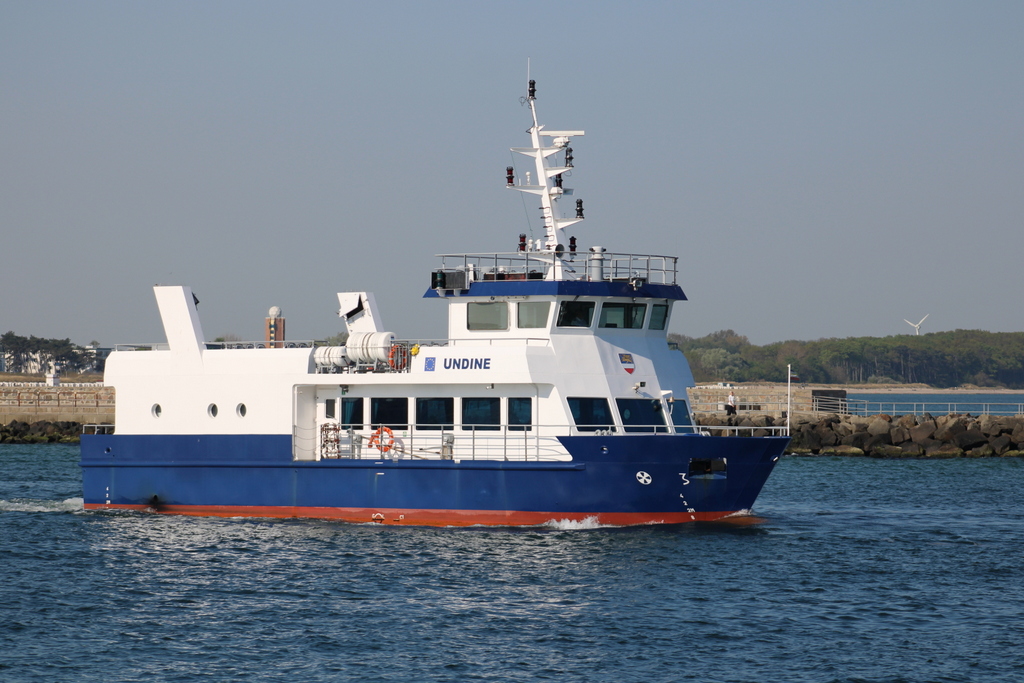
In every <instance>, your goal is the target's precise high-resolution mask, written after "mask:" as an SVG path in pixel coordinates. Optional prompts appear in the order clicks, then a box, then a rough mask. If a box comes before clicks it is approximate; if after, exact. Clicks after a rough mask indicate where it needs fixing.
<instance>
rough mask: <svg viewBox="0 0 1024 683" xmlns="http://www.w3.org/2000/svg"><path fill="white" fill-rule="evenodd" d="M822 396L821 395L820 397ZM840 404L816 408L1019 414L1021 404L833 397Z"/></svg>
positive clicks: (1022, 411) (1022, 409) (898, 412)
mask: <svg viewBox="0 0 1024 683" xmlns="http://www.w3.org/2000/svg"><path fill="white" fill-rule="evenodd" d="M820 398H824V397H820ZM833 401H842V403H824V402H823V403H822V404H821V408H819V410H826V409H828V412H834V413H838V412H842V413H848V414H850V415H879V414H881V413H884V414H886V415H921V414H923V413H931V414H935V415H954V414H960V415H962V414H965V413H970V414H971V415H1022V414H1024V403H989V402H979V401H950V402H949V403H945V402H938V401H865V400H862V399H853V398H847V399H833Z"/></svg>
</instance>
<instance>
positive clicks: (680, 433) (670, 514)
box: [81, 80, 789, 526]
mask: <svg viewBox="0 0 1024 683" xmlns="http://www.w3.org/2000/svg"><path fill="white" fill-rule="evenodd" d="M521 101H522V103H523V104H524V105H528V108H529V112H530V118H531V125H530V128H529V129H528V133H529V136H530V140H529V145H528V146H526V147H513V148H512V151H513V152H514V153H515V155H517V156H514V158H515V159H523V160H524V163H523V164H522V166H521V168H519V169H517V168H516V167H514V166H508V167H507V168H506V169H505V182H506V186H507V188H508V189H510V190H514V191H518V192H523V193H527V194H529V195H531V196H533V197H535V198H537V199H538V200H539V202H540V204H541V206H540V216H539V220H540V223H541V224H542V225H543V235H542V236H538V237H536V238H532V237H530V238H528V237H527V233H521V234H519V235H518V241H517V240H516V237H515V236H514V235H513V236H511V237H512V238H511V239H510V240H509V242H510V246H511V249H509V250H508V251H501V252H495V253H473V254H469V253H465V254H458V253H453V254H440V255H438V256H437V258H438V259H439V261H437V262H436V266H435V267H434V269H433V270H431V271H430V272H429V287H428V288H427V290H426V292H425V294H424V298H425V299H427V300H428V302H426V303H427V304H428V305H441V306H445V307H447V313H448V328H447V338H445V339H434V340H429V339H421V340H418V339H399V338H397V337H396V335H395V334H394V333H392V332H389V331H388V330H387V329H386V326H385V325H384V324H383V322H382V320H381V316H380V314H379V311H378V308H377V304H376V299H375V298H374V295H373V293H372V292H368V291H344V292H340V293H338V295H337V296H338V305H339V309H338V316H339V317H340V320H341V323H340V326H341V327H342V328H343V329H342V330H341V334H339V335H337V337H336V338H338V339H344V341H343V342H337V341H335V342H334V343H328V342H292V341H284V340H283V339H281V338H280V337H274V336H272V335H268V339H269V341H262V342H247V343H246V342H223V341H220V342H207V341H205V336H204V333H203V330H202V326H201V323H200V319H199V314H198V308H197V306H198V302H199V300H198V298H197V297H196V296H195V294H194V293H193V292H192V290H191V288H190V287H188V286H181V285H174V286H163V285H159V286H156V287H154V294H155V298H156V304H157V307H158V309H159V313H160V319H161V322H162V325H163V330H164V334H165V337H166V341H165V342H160V343H154V344H131V345H119V346H117V347H116V348H115V350H114V351H113V352H112V353H111V354H110V356H109V357H108V358H107V361H106V368H105V374H104V382H105V384H107V385H108V386H112V387H114V389H115V396H116V401H115V413H114V422H113V424H112V425H95V426H91V427H89V428H87V429H86V433H85V434H83V435H82V438H81V468H82V480H83V499H84V507H85V509H86V510H136V511H148V512H153V513H166V514H184V515H206V516H223V517H246V516H251V517H268V518H290V517H302V518H318V519H330V520H339V521H344V522H352V523H365V524H385V525H407V526H472V525H482V526H543V525H558V524H579V525H611V526H629V525H648V524H683V523H691V522H706V521H714V520H720V519H723V518H735V517H742V516H744V515H747V516H749V515H750V514H751V508H752V507H753V505H754V501H755V499H756V498H757V496H758V494H759V493H760V491H761V489H762V487H763V486H764V484H765V482H766V480H767V479H768V477H769V475H770V474H771V472H772V469H773V468H774V466H775V463H776V462H777V461H778V459H779V457H780V456H781V455H782V454H783V452H784V450H785V448H786V446H787V444H788V442H789V437H788V435H787V432H785V431H779V432H778V433H775V432H770V433H764V431H763V430H762V431H761V432H754V431H750V432H747V433H744V432H742V430H737V429H732V430H729V431H727V432H725V433H712V432H711V431H710V430H709V429H707V428H705V427H700V426H698V425H696V423H695V421H694V418H693V415H692V412H691V408H690V404H689V401H688V394H687V390H688V389H689V388H690V387H692V386H693V384H694V382H693V375H692V373H691V371H690V368H689V366H688V364H687V361H686V358H685V357H684V355H683V354H682V353H681V352H680V351H679V350H678V348H674V345H672V344H671V343H670V342H669V340H668V336H667V334H668V329H669V324H670V322H671V320H672V317H673V315H674V314H676V309H677V308H679V306H680V305H681V304H682V303H683V302H685V301H686V296H685V295H684V293H683V290H682V288H681V286H680V285H679V283H678V282H677V279H678V258H677V257H674V256H662V255H652V254H638V253H621V252H612V251H609V250H608V249H606V248H605V247H603V246H590V247H587V248H586V250H583V249H582V248H579V249H578V248H577V240H576V237H575V236H574V235H570V233H569V228H570V227H571V226H573V225H576V224H578V223H580V222H581V221H583V220H584V215H583V214H584V207H583V201H582V199H577V198H575V197H574V191H573V189H572V188H570V187H568V186H566V183H565V181H566V180H567V179H568V178H569V176H570V175H571V173H572V170H573V168H574V160H573V149H572V144H573V140H574V139H575V138H579V137H580V136H583V135H584V131H582V130H549V129H547V128H545V126H543V125H540V124H539V123H538V118H537V107H536V102H537V96H536V82H535V81H533V80H530V81H529V84H528V90H527V94H526V95H525V96H524V97H522V98H521ZM524 108H525V106H524ZM560 202H565V203H567V204H568V205H569V206H568V211H567V212H565V211H563V209H562V208H561V207H560ZM538 235H540V230H539V229H538ZM424 275H425V276H426V273H425V274H424ZM425 279H426V277H425ZM431 300H433V301H431ZM275 313H276V311H271V314H272V315H274V314H275Z"/></svg>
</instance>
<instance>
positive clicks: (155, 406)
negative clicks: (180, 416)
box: [149, 403, 164, 417]
mask: <svg viewBox="0 0 1024 683" xmlns="http://www.w3.org/2000/svg"><path fill="white" fill-rule="evenodd" d="M149 412H151V413H152V414H153V417H160V415H161V414H162V413H163V412H164V409H163V408H161V407H160V404H159V403H154V404H153V407H152V408H151V409H150V411H149Z"/></svg>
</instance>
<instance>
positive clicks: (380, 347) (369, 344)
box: [345, 332, 395, 363]
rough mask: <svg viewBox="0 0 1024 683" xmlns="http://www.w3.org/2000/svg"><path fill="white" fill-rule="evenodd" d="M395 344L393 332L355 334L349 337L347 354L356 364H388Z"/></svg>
mask: <svg viewBox="0 0 1024 683" xmlns="http://www.w3.org/2000/svg"><path fill="white" fill-rule="evenodd" d="M394 343H395V335H394V333H393V332H353V333H352V334H350V335H349V337H348V343H347V344H346V345H345V353H346V355H348V357H349V359H350V360H352V361H353V362H355V363H377V362H387V360H388V354H389V353H390V352H391V345H392V344H394Z"/></svg>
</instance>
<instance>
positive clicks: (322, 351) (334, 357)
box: [313, 346, 348, 368]
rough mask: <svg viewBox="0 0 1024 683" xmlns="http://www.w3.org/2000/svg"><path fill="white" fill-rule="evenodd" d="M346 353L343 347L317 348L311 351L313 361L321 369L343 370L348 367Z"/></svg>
mask: <svg viewBox="0 0 1024 683" xmlns="http://www.w3.org/2000/svg"><path fill="white" fill-rule="evenodd" d="M346 352H347V349H346V348H345V347H344V346H318V347H316V350H315V351H313V361H314V362H315V363H316V364H317V367H321V368H329V367H332V366H333V367H336V368H343V367H345V366H346V365H348V356H347V355H346Z"/></svg>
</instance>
